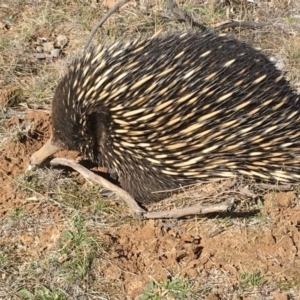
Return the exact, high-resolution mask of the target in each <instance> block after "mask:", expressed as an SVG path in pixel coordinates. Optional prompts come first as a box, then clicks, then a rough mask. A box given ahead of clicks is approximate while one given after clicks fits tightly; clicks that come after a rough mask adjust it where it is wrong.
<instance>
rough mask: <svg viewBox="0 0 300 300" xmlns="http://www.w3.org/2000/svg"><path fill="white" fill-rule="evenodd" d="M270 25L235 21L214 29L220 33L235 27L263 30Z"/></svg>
mask: <svg viewBox="0 0 300 300" xmlns="http://www.w3.org/2000/svg"><path fill="white" fill-rule="evenodd" d="M268 25H270V24H269V23H257V22H250V21H241V22H238V21H233V22H229V23H224V24H222V25H220V26H217V27H215V28H214V29H213V31H214V32H219V31H222V30H224V29H226V28H235V27H241V28H252V29H257V28H262V27H265V26H268Z"/></svg>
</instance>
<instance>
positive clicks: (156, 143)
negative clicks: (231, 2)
mask: <svg viewBox="0 0 300 300" xmlns="http://www.w3.org/2000/svg"><path fill="white" fill-rule="evenodd" d="M299 121H300V114H299V96H298V95H297V94H296V93H295V92H294V91H293V90H292V88H291V87H290V85H289V83H288V82H287V81H286V79H285V78H284V76H283V74H282V73H281V72H280V71H279V70H277V69H276V68H275V66H274V65H273V64H272V63H271V62H270V61H269V60H268V58H267V57H266V56H265V55H263V54H262V53H261V52H259V51H257V50H255V49H253V48H252V47H251V46H249V45H247V44H245V43H242V42H239V41H237V40H235V39H232V38H228V37H220V36H216V35H214V34H212V33H207V32H206V33H185V34H177V33H173V34H166V35H158V36H154V37H152V38H138V39H134V40H131V41H121V42H116V43H113V44H112V45H109V46H104V47H103V46H102V47H98V48H97V49H92V50H89V51H88V52H86V53H85V54H84V55H83V56H82V57H81V58H79V59H77V60H76V61H75V62H74V63H73V64H72V66H71V67H70V69H69V71H68V73H67V74H66V76H65V77H64V78H63V79H62V81H61V82H60V83H59V85H58V87H57V90H56V93H55V96H54V99H53V104H52V126H53V142H54V143H57V144H60V145H62V146H63V147H64V148H68V149H73V150H79V151H80V152H81V153H82V154H83V155H85V156H86V157H87V158H89V159H90V160H92V161H94V162H97V163H98V164H99V165H101V166H106V167H108V168H109V169H111V170H115V171H116V172H117V174H118V175H119V177H120V180H121V185H122V187H123V188H124V189H125V190H127V191H128V192H129V193H130V194H131V195H132V196H133V197H134V198H135V199H136V200H137V201H139V202H143V203H147V202H151V201H157V200H160V199H162V198H164V197H166V196H168V195H169V193H157V192H158V191H166V190H171V189H176V188H179V187H181V186H185V185H189V184H193V183H196V182H203V181H208V180H211V179H221V178H230V177H235V176H239V175H243V176H249V177H251V178H255V179H259V180H262V181H268V182H296V181H298V180H299V178H300V159H299V154H300V131H299Z"/></svg>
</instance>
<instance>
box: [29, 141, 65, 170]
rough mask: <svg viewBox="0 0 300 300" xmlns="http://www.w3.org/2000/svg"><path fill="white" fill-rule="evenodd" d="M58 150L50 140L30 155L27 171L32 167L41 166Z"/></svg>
mask: <svg viewBox="0 0 300 300" xmlns="http://www.w3.org/2000/svg"><path fill="white" fill-rule="evenodd" d="M58 150H60V147H59V146H57V145H54V144H53V143H52V139H51V138H50V139H49V140H48V141H47V142H46V144H45V145H44V146H43V147H42V148H41V149H39V150H38V151H36V152H34V153H33V154H32V156H31V158H30V166H29V169H32V168H33V166H36V165H39V164H41V163H42V162H43V161H44V160H45V159H46V158H48V157H49V156H51V155H52V154H54V153H55V152H57V151H58Z"/></svg>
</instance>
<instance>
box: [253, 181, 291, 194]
mask: <svg viewBox="0 0 300 300" xmlns="http://www.w3.org/2000/svg"><path fill="white" fill-rule="evenodd" d="M258 186H259V187H260V188H262V189H264V190H276V191H279V192H281V191H291V190H293V186H292V185H291V184H285V185H278V184H266V183H258Z"/></svg>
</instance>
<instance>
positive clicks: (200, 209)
mask: <svg viewBox="0 0 300 300" xmlns="http://www.w3.org/2000/svg"><path fill="white" fill-rule="evenodd" d="M233 203H234V199H231V200H227V201H224V202H221V203H217V204H212V205H209V206H207V205H200V204H196V205H193V206H189V207H185V208H175V209H171V210H166V211H155V212H146V213H145V214H144V218H146V219H179V218H182V217H186V216H193V215H206V214H211V213H216V212H226V211H228V210H229V209H230V208H231V207H232V205H233Z"/></svg>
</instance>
